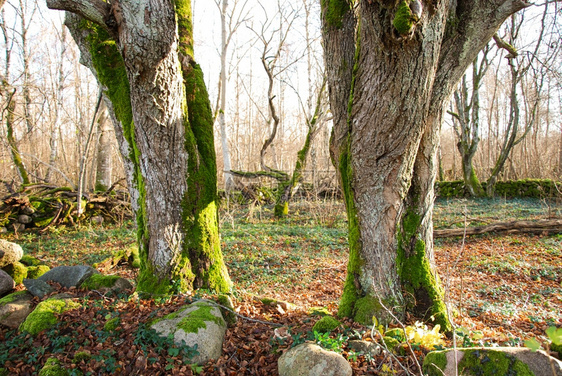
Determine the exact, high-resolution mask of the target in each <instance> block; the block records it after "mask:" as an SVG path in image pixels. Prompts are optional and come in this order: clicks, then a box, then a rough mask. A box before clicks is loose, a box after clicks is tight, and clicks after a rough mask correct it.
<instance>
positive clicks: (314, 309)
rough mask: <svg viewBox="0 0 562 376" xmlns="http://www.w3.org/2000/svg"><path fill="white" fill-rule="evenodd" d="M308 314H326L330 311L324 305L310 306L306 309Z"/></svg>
mask: <svg viewBox="0 0 562 376" xmlns="http://www.w3.org/2000/svg"><path fill="white" fill-rule="evenodd" d="M308 314H309V315H310V316H328V315H329V314H330V311H328V308H326V307H311V308H310V309H309V310H308Z"/></svg>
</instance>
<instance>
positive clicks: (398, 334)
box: [384, 328, 406, 342]
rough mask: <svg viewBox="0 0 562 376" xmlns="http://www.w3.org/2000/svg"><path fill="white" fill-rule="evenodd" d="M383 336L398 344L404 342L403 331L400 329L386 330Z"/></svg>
mask: <svg viewBox="0 0 562 376" xmlns="http://www.w3.org/2000/svg"><path fill="white" fill-rule="evenodd" d="M384 335H385V336H386V337H392V338H394V339H396V340H397V341H399V342H406V335H405V334H404V330H403V329H401V328H394V329H390V330H387V331H386V332H385V333H384Z"/></svg>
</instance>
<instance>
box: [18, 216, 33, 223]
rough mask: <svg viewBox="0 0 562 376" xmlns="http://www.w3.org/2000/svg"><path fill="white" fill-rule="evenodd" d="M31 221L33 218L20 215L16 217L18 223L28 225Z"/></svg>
mask: <svg viewBox="0 0 562 376" xmlns="http://www.w3.org/2000/svg"><path fill="white" fill-rule="evenodd" d="M32 221H33V218H31V217H30V216H29V215H25V214H20V215H19V216H18V222H19V223H23V224H28V223H31V222H32Z"/></svg>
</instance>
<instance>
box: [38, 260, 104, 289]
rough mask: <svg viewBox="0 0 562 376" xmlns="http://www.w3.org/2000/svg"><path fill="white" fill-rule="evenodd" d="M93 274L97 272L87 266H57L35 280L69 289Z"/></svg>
mask: <svg viewBox="0 0 562 376" xmlns="http://www.w3.org/2000/svg"><path fill="white" fill-rule="evenodd" d="M93 274H99V272H98V271H97V270H96V269H94V268H92V267H91V266H87V265H77V266H57V267H56V268H53V269H51V270H49V271H48V272H47V273H45V274H43V275H42V276H41V277H39V278H37V279H38V280H41V281H43V282H56V283H60V284H61V286H63V287H66V288H70V287H78V286H80V285H81V284H82V282H84V281H85V280H86V279H88V278H89V277H90V276H92V275H93Z"/></svg>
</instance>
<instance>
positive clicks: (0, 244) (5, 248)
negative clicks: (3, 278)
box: [0, 239, 23, 268]
mask: <svg viewBox="0 0 562 376" xmlns="http://www.w3.org/2000/svg"><path fill="white" fill-rule="evenodd" d="M22 256H23V249H22V248H21V247H20V245H19V244H16V243H12V242H9V241H7V240H4V239H0V268H3V267H4V266H7V265H10V264H13V263H14V262H18V261H19V260H20V259H21V258H22Z"/></svg>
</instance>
